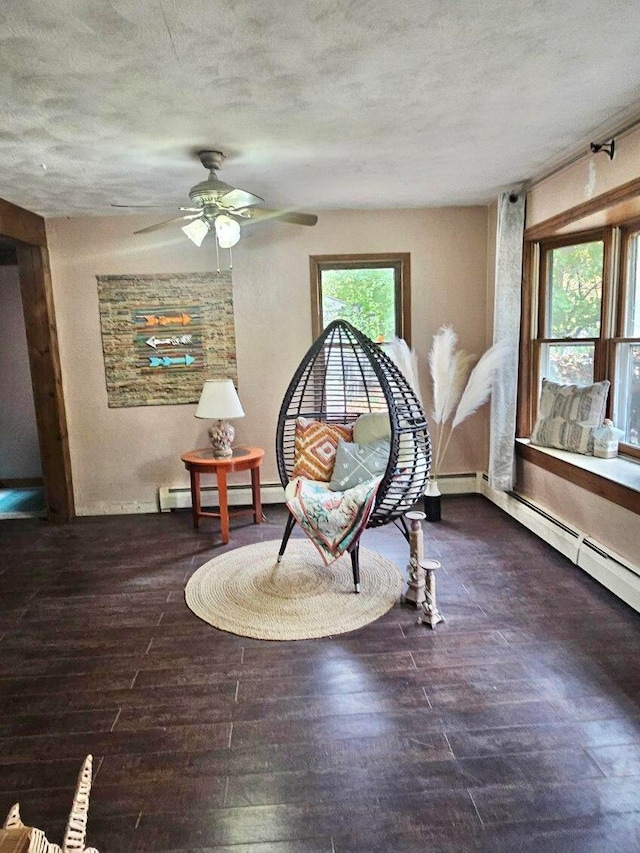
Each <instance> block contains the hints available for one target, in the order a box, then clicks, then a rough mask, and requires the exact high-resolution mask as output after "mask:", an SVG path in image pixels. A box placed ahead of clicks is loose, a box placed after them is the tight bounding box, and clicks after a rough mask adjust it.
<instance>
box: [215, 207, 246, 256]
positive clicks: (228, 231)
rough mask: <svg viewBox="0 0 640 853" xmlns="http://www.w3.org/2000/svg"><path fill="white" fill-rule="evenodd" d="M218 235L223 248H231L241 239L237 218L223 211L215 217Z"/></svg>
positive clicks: (219, 243)
mask: <svg viewBox="0 0 640 853" xmlns="http://www.w3.org/2000/svg"><path fill="white" fill-rule="evenodd" d="M215 229H216V237H217V239H218V245H219V246H220V248H221V249H230V248H231V247H232V246H235V245H236V243H238V242H239V240H240V225H239V224H238V223H237V222H236V220H235V219H232V218H231V217H230V216H226V215H225V214H224V213H221V214H220V215H219V216H216V219H215Z"/></svg>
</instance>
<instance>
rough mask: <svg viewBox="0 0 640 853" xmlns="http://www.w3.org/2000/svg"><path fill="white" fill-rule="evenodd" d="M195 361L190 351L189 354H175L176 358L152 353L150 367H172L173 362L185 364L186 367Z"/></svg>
mask: <svg viewBox="0 0 640 853" xmlns="http://www.w3.org/2000/svg"><path fill="white" fill-rule="evenodd" d="M194 361H195V358H194V357H193V356H192V355H189V354H188V353H187V355H182V356H175V357H174V358H171V356H168V355H150V356H149V367H171V366H172V365H173V364H184V365H186V367H189V365H190V364H193V363H194Z"/></svg>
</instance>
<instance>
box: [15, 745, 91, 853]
mask: <svg viewBox="0 0 640 853" xmlns="http://www.w3.org/2000/svg"><path fill="white" fill-rule="evenodd" d="M92 767H93V758H92V757H91V756H90V755H87V757H86V758H85V760H84V764H83V765H82V769H81V770H80V773H79V775H78V782H77V784H76V790H75V794H74V796H73V805H72V806H71V812H70V814H69V820H68V821H67V828H66V830H65V834H64V841H63V842H62V847H59V846H58V845H57V844H51V843H50V842H49V841H47V838H46V836H45V834H44V832H43V831H42V830H41V829H36V828H35V827H33V826H25V825H24V824H23V822H22V820H21V819H20V806H19V804H18V803H16V804H15V805H14V806H12V807H11V809H10V810H9V814H8V815H7V819H6V820H5V822H4V825H3V828H2V829H0V853H98V851H97V850H96V849H95V848H94V847H85V846H84V842H85V838H86V834H87V817H88V813H89V793H90V792H91V772H92Z"/></svg>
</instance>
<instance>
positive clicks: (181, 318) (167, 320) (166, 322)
mask: <svg viewBox="0 0 640 853" xmlns="http://www.w3.org/2000/svg"><path fill="white" fill-rule="evenodd" d="M158 322H159V323H160V325H161V326H170V325H171V324H172V323H181V324H182V325H183V326H186V325H187V323H190V322H191V317H190V316H189V315H188V314H178V316H177V317H158Z"/></svg>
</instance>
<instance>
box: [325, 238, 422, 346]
mask: <svg viewBox="0 0 640 853" xmlns="http://www.w3.org/2000/svg"><path fill="white" fill-rule="evenodd" d="M310 263H311V305H312V324H313V336H314V338H316V337H317V336H318V335H319V334H320V332H321V331H322V330H323V329H324V328H325V327H326V326H328V325H329V323H331V322H332V321H333V320H338V319H341V320H346V321H347V322H349V323H351V324H352V325H353V326H355V327H356V329H358V330H359V331H361V332H363V333H364V334H365V335H367V336H368V337H369V338H371V339H372V340H373V341H376V342H378V343H385V342H387V341H390V340H391V339H392V338H393V337H394V336H397V337H399V338H404V339H405V340H406V341H407V343H408V344H409V345H410V340H409V336H410V319H409V318H410V313H409V312H410V305H409V300H410V279H409V275H410V263H409V254H407V253H401V254H382V255H313V256H312V257H311V258H310Z"/></svg>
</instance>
